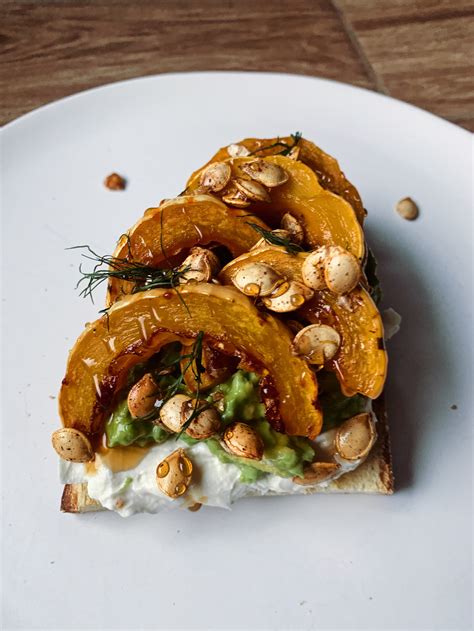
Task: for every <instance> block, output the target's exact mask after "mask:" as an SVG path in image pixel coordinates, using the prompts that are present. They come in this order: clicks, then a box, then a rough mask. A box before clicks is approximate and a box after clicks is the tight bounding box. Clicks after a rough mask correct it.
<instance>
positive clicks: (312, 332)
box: [291, 324, 341, 365]
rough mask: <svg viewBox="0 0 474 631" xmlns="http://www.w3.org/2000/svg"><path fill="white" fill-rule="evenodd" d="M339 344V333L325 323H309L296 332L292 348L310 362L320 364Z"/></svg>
mask: <svg viewBox="0 0 474 631" xmlns="http://www.w3.org/2000/svg"><path fill="white" fill-rule="evenodd" d="M340 344H341V337H340V335H339V333H338V332H337V331H336V330H335V329H333V328H332V327H331V326H328V325H327V324H310V325H309V326H307V327H305V328H304V329H301V331H299V333H297V334H296V336H295V339H294V340H293V343H292V345H291V346H292V350H293V352H294V353H295V354H296V355H301V356H302V357H305V358H306V359H307V361H308V362H309V363H310V364H318V365H322V364H324V363H325V362H326V361H328V360H330V359H332V358H333V357H334V355H335V354H336V353H337V351H338V349H339V346H340Z"/></svg>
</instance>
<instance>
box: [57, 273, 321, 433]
mask: <svg viewBox="0 0 474 631" xmlns="http://www.w3.org/2000/svg"><path fill="white" fill-rule="evenodd" d="M179 293H180V295H179V296H178V294H177V292H176V291H175V290H171V289H155V290H150V291H145V292H140V293H137V294H135V295H133V296H127V297H125V298H123V299H122V300H120V301H118V302H117V303H116V304H115V305H114V306H113V307H112V308H111V309H110V310H109V312H108V317H105V316H104V317H102V318H101V319H99V320H97V321H96V322H93V323H92V324H89V325H88V326H87V327H86V330H85V331H84V332H83V334H82V335H81V336H80V337H79V339H78V340H77V342H76V344H75V346H74V347H73V349H72V350H71V352H70V355H69V360H68V364H67V369H66V375H65V377H64V380H63V385H62V387H61V391H60V396H59V410H60V414H61V418H62V421H63V424H64V426H66V427H73V428H75V429H78V430H80V431H83V432H86V433H87V434H97V433H99V432H101V431H102V430H103V424H104V421H105V419H106V418H107V415H108V414H109V413H110V410H111V406H113V404H114V402H115V400H116V395H117V393H118V392H119V391H120V390H121V389H122V388H123V387H124V386H125V384H126V380H127V376H128V374H129V371H130V369H131V368H132V367H133V366H134V365H135V364H137V363H140V362H143V361H144V360H146V359H148V358H149V357H151V356H152V355H153V354H154V353H156V352H157V351H158V350H159V349H160V348H161V346H163V345H164V344H166V343H168V342H170V341H172V340H175V339H180V338H183V337H184V338H194V337H196V336H197V334H198V332H199V331H204V333H205V336H204V342H205V343H207V344H210V345H214V346H215V347H216V348H218V349H219V350H220V351H223V352H225V353H226V354H229V355H234V356H237V357H239V359H240V364H241V365H242V366H243V367H245V368H248V369H249V370H254V371H255V372H256V373H258V374H259V375H260V377H261V379H260V386H261V396H262V400H263V402H264V403H265V406H266V411H267V418H268V420H269V422H270V423H272V425H273V427H275V429H277V430H279V431H284V432H286V433H287V434H295V435H300V436H309V437H310V438H314V437H315V436H317V434H318V433H319V432H320V430H321V425H322V415H321V412H320V410H319V408H318V403H317V394H318V388H317V383H316V379H315V377H314V373H313V372H312V370H311V369H310V367H309V365H308V364H307V362H306V361H305V360H303V359H301V358H299V357H295V356H294V355H292V353H291V350H290V343H291V340H292V335H291V333H290V332H289V331H288V329H287V328H286V326H285V325H284V324H283V323H282V322H280V321H279V320H277V319H276V318H274V317H273V316H271V315H269V314H266V313H262V312H260V311H259V310H258V309H257V308H256V307H255V306H254V305H253V303H252V302H251V301H250V300H249V299H248V298H246V297H245V296H243V295H242V294H240V293H239V292H238V291H237V290H235V289H233V288H230V287H222V286H219V285H211V284H205V283H202V284H195V285H186V286H184V287H183V288H182V289H180V292H179ZM182 300H184V301H185V303H186V306H187V308H185V307H184V306H183V303H182Z"/></svg>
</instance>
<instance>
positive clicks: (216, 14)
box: [0, 0, 474, 129]
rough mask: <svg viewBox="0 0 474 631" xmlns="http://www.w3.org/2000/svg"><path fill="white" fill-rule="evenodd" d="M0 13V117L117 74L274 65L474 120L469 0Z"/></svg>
mask: <svg viewBox="0 0 474 631" xmlns="http://www.w3.org/2000/svg"><path fill="white" fill-rule="evenodd" d="M0 11H1V16H0V17H1V20H0V45H1V47H2V64H1V66H0V93H1V95H2V97H1V101H0V124H4V123H6V122H8V121H10V120H12V119H14V118H16V117H17V116H20V115H21V114H23V113H25V112H27V111H29V110H31V109H34V108H35V107H38V106H40V105H43V104H44V103H48V102H50V101H53V100H56V99H59V98H61V97H63V96H67V95H69V94H73V93H75V92H78V91H80V90H84V89H87V88H90V87H94V86H98V85H102V84H104V83H109V82H112V81H120V80H122V79H129V78H132V77H138V76H143V75H149V74H155V73H162V72H181V71H192V70H257V71H265V70H267V71H277V72H290V73H296V74H304V75H313V76H321V77H327V78H330V79H337V80H339V81H344V82H346V83H352V84H355V85H359V86H363V87H368V88H371V89H374V90H378V91H380V92H383V93H386V94H390V95H392V96H395V97H397V98H400V99H402V100H405V101H409V102H411V103H414V104H415V105H419V106H420V107H423V108H425V109H427V110H429V111H432V112H434V113H436V114H439V115H440V116H444V117H446V118H448V119H449V120H451V121H453V122H456V123H458V124H461V125H463V126H465V127H467V128H469V129H474V85H473V83H474V82H473V78H472V77H473V72H472V71H473V68H472V58H473V52H474V51H473V41H472V40H473V36H472V33H473V19H472V18H473V15H474V7H473V5H472V2H471V1H469V2H468V1H467V0H418V1H417V0H272V1H271V2H270V1H269V0H135V1H134V2H125V1H119V0H98V1H97V2H91V1H85V0H82V1H81V0H63V1H55V2H53V1H50V0H41V1H39V0H38V1H36V2H32V1H31V0H30V1H25V0H15V1H12V0H4V1H3V2H2V3H1V8H0Z"/></svg>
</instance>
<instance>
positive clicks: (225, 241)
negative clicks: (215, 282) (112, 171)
mask: <svg viewBox="0 0 474 631" xmlns="http://www.w3.org/2000/svg"><path fill="white" fill-rule="evenodd" d="M256 223H258V224H259V225H261V226H262V227H266V226H265V224H264V223H263V222H262V221H261V220H259V219H257V220H256ZM259 238H260V237H259V235H258V234H257V233H256V232H255V230H253V229H252V228H251V227H250V226H249V225H247V224H246V223H245V219H244V218H242V211H239V210H234V209H233V208H228V207H227V206H225V204H223V203H222V202H220V201H219V200H218V199H217V198H215V197H211V196H210V195H195V196H183V197H177V198H175V199H171V200H169V201H167V202H164V203H163V204H161V206H159V207H158V208H149V209H148V210H147V211H146V212H145V214H144V216H143V217H142V218H141V219H140V220H139V221H138V222H137V223H136V224H135V225H134V226H133V228H131V229H130V230H129V232H128V233H127V235H123V236H122V237H121V238H120V240H119V242H118V244H117V247H116V249H115V251H114V253H113V256H114V257H117V258H122V259H123V258H125V259H127V260H130V261H132V260H133V261H134V262H138V263H143V264H146V265H150V266H153V267H170V265H169V263H170V262H171V259H173V257H175V255H177V254H179V252H181V251H183V250H184V251H186V250H188V249H189V248H191V247H193V246H196V245H207V244H208V243H216V244H219V245H224V246H225V247H227V248H228V249H229V250H230V252H231V254H232V256H238V255H239V254H242V253H243V252H246V251H247V250H249V249H250V248H251V247H252V246H253V245H254V244H255V243H256V241H258V239H259ZM172 262H173V263H174V261H172ZM133 287H134V285H133V283H130V282H127V281H123V280H120V279H117V278H111V279H110V281H109V285H108V293H107V301H106V302H107V306H110V305H111V304H113V303H114V302H115V301H116V300H117V299H118V298H120V297H122V296H123V295H127V294H130V293H131V292H132V290H133Z"/></svg>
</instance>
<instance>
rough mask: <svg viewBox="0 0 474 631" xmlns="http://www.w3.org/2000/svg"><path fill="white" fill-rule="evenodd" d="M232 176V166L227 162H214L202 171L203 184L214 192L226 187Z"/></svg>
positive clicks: (201, 181)
mask: <svg viewBox="0 0 474 631" xmlns="http://www.w3.org/2000/svg"><path fill="white" fill-rule="evenodd" d="M230 176H231V168H230V165H229V164H228V163H227V162H213V163H212V164H210V165H209V166H208V167H206V168H205V169H204V171H203V172H202V173H201V178H200V184H201V186H202V187H203V188H204V189H206V190H208V191H212V192H214V193H217V192H218V191H222V189H224V188H225V187H226V186H227V184H228V182H229V180H230Z"/></svg>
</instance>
